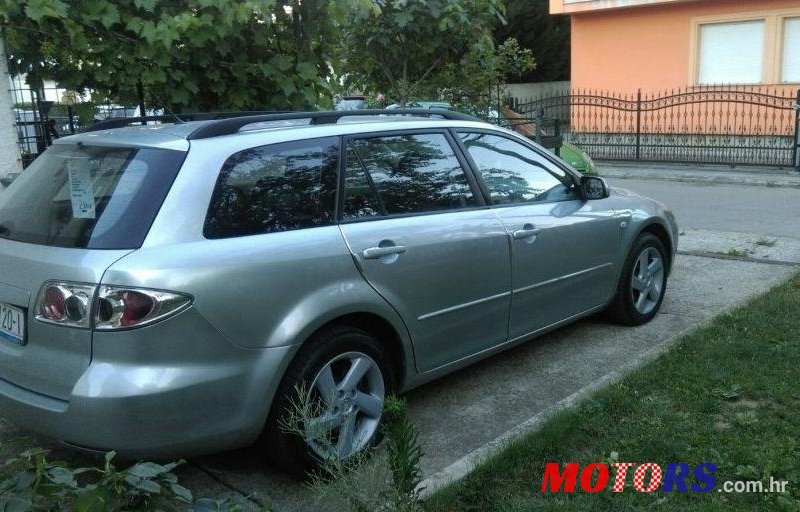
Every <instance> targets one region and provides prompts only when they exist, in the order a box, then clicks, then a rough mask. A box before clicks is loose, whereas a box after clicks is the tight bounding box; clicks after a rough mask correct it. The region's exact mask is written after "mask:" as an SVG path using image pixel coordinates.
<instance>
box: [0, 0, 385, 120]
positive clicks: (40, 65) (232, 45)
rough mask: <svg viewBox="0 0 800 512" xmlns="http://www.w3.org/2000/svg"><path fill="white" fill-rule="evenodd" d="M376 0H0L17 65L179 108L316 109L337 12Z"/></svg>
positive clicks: (79, 85)
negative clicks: (139, 91)
mask: <svg viewBox="0 0 800 512" xmlns="http://www.w3.org/2000/svg"><path fill="white" fill-rule="evenodd" d="M365 2H366V3H367V4H368V3H369V1H368V0H360V1H359V0H303V1H300V0H130V1H125V2H119V1H112V0H70V1H67V0H0V23H2V26H3V31H4V36H5V37H6V40H7V49H8V50H7V51H8V53H9V54H10V55H11V56H12V59H11V64H12V67H13V68H14V69H15V70H16V71H21V72H25V73H28V76H29V79H30V80H32V81H33V82H36V81H37V80H40V79H41V78H42V77H47V78H51V79H54V80H56V81H57V82H58V83H59V85H60V86H61V87H64V88H67V89H71V90H76V91H85V90H87V89H91V90H93V91H95V92H96V93H97V94H99V95H101V96H106V97H108V98H112V99H113V100H114V101H117V102H120V103H123V102H126V103H128V104H134V103H136V101H137V94H136V91H137V86H138V84H139V83H141V84H142V85H143V88H144V90H145V92H146V95H147V100H148V102H149V103H151V104H155V105H157V106H162V105H163V106H168V107H170V108H172V109H174V110H176V111H180V110H183V111H190V110H200V111H202V110H218V109H229V110H233V109H263V108H279V109H284V108H308V107H312V106H314V105H316V104H317V103H318V101H319V98H320V96H325V95H326V94H327V88H328V83H327V78H328V76H329V74H330V63H331V59H332V55H333V53H334V51H333V50H334V48H335V47H334V44H336V42H337V41H338V39H339V38H338V36H337V35H336V32H335V31H336V30H337V23H336V20H337V19H338V18H339V17H340V16H341V15H342V13H343V12H345V11H348V10H352V9H351V8H353V7H358V6H359V5H362V4H365Z"/></svg>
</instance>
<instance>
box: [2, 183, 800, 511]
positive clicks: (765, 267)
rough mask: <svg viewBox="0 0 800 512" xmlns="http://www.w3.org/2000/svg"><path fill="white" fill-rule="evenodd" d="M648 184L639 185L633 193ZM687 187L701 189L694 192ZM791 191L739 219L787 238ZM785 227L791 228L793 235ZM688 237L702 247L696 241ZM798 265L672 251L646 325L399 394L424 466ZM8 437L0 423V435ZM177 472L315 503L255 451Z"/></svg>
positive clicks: (515, 421) (203, 485)
mask: <svg viewBox="0 0 800 512" xmlns="http://www.w3.org/2000/svg"><path fill="white" fill-rule="evenodd" d="M616 184H618V185H619V186H625V187H626V188H631V189H633V190H637V188H639V189H642V192H645V193H650V195H653V196H655V197H656V198H659V199H662V200H665V202H668V203H671V204H672V206H673V208H674V209H675V211H676V215H677V216H678V218H679V220H680V221H681V223H682V226H684V227H685V228H686V229H687V230H688V231H687V233H689V232H695V231H692V230H693V229H695V230H705V231H707V232H713V233H714V234H715V235H716V236H717V238H718V241H717V244H718V245H720V244H721V245H720V247H723V248H724V247H725V243H727V242H726V241H727V240H728V239H729V238H731V239H732V238H733V237H734V235H737V234H730V236H729V235H728V233H727V232H726V231H724V230H719V229H718V228H720V227H722V228H727V227H729V226H728V225H723V224H714V225H712V224H710V223H711V220H709V219H708V218H707V215H706V213H705V211H704V210H703V208H699V207H695V206H697V205H696V204H695V203H696V201H681V200H680V196H688V195H689V194H693V193H697V194H699V196H698V197H699V199H698V200H697V201H700V202H702V201H703V199H702V198H703V197H706V198H707V197H708V194H709V191H708V190H707V188H706V186H705V185H698V184H690V183H680V182H675V183H669V184H667V185H664V183H663V182H658V183H656V182H651V181H647V182H645V183H644V184H643V185H640V184H639V183H637V182H636V181H635V180H624V179H618V180H617V182H616ZM665 186H666V187H667V188H664V187H665ZM736 186H737V187H739V188H740V189H742V190H738V189H737V190H738V192H737V193H724V194H719V197H718V198H717V196H714V197H715V199H714V200H715V201H717V204H716V207H717V209H719V210H722V211H727V212H729V215H730V216H731V217H732V218H736V217H737V216H738V215H740V210H737V208H739V209H741V208H743V207H744V206H742V204H743V203H742V201H741V200H740V198H741V197H742V196H748V195H749V194H755V193H762V192H765V191H766V192H770V191H776V190H777V191H780V190H782V189H778V188H773V187H758V188H756V187H747V186H743V185H736ZM647 187H650V189H649V190H643V189H645V188H647ZM669 187H674V188H669ZM696 187H702V188H703V189H705V190H703V191H698V190H696ZM751 189H752V190H751ZM753 190H757V192H754V191H753ZM793 192H794V194H795V195H794V196H792V197H790V198H788V199H786V200H785V201H784V200H780V201H782V203H781V210H783V211H782V212H780V213H779V214H776V213H775V212H773V211H772V209H773V208H774V207H775V201H774V200H770V198H769V197H766V198H764V199H763V201H762V202H759V203H758V204H756V205H755V210H753V211H748V212H747V213H748V215H750V216H752V217H753V218H754V219H757V218H759V216H760V218H761V219H763V224H761V225H759V224H757V223H756V224H752V225H750V224H748V229H749V230H750V231H756V232H758V231H759V230H762V231H763V232H764V233H765V234H776V235H777V234H786V233H785V232H779V231H767V228H768V227H770V226H773V225H778V224H779V222H777V221H778V220H779V219H780V218H785V217H786V216H787V215H793V216H794V219H795V220H796V219H798V218H800V189H794V191H793ZM670 194H676V195H675V196H674V197H672V200H670V197H665V196H669V195H670ZM693 205H694V206H693ZM787 209H788V210H789V211H788V212H787V211H786V210H787ZM739 218H740V219H741V217H739ZM704 222H706V223H707V224H703V223H704ZM720 222H722V221H720ZM726 222H727V221H726ZM748 222H749V220H748ZM737 225H741V224H737ZM790 234H795V236H800V233H798V232H797V231H793V232H791V233H790ZM737 236H740V237H741V236H742V235H741V234H738V235H737ZM698 239H699V240H700V245H699V246H700V248H701V249H702V248H703V247H704V246H703V244H702V240H703V239H704V237H698ZM720 240H721V242H720ZM781 240H783V239H781ZM786 240H787V241H789V240H790V238H788V237H786ZM694 243H698V242H697V241H695V242H694ZM787 243H788V242H787ZM776 247H777V245H776ZM787 247H788V246H787ZM797 247H800V245H798V246H797ZM708 252H724V251H721V250H716V249H714V250H711V251H708ZM789 252H790V254H789V255H788V259H789V260H790V261H800V249H797V250H796V251H795V249H792V250H791V251H789ZM795 252H796V254H795ZM711 256H713V254H712V255H711ZM776 259H781V260H785V259H787V258H776ZM759 260H763V261H759ZM797 270H798V269H797V267H795V266H792V265H789V264H785V263H784V264H774V263H770V262H769V259H768V258H750V259H749V261H743V260H734V259H725V258H723V257H708V255H706V256H696V255H687V254H683V255H680V256H679V257H678V259H677V261H676V265H675V267H674V270H673V274H672V276H671V279H670V282H669V286H668V289H667V295H666V298H665V301H664V305H663V308H662V312H661V314H659V315H658V316H657V317H656V318H655V319H654V320H653V321H652V322H651V323H649V324H647V325H645V326H641V327H638V328H626V327H620V326H616V325H612V324H609V323H606V322H604V321H603V320H601V319H598V318H591V319H588V320H584V321H581V322H579V323H577V324H574V325H572V326H568V327H565V328H562V329H560V330H558V331H555V332H553V333H550V334H548V335H545V336H543V337H541V338H539V339H537V340H534V341H532V342H529V343H526V344H524V345H521V346H518V347H516V348H514V349H511V350H509V351H507V352H505V353H503V354H500V355H497V356H495V357H492V358H490V359H488V360H485V361H483V362H481V363H479V364H476V365H474V366H472V367H470V368H467V369H465V370H462V371H460V372H458V373H456V374H453V375H451V376H448V377H445V378H443V379H441V380H439V381H437V382H434V383H431V384H428V385H426V386H424V387H422V388H419V389H416V390H414V391H412V392H410V393H409V394H408V395H407V399H408V401H409V404H410V410H411V415H412V417H413V419H414V420H415V421H416V423H417V425H418V426H419V427H420V429H421V431H422V436H421V443H422V447H423V450H424V452H425V458H424V460H423V468H424V471H425V474H426V475H427V476H429V477H431V478H432V480H431V482H433V483H434V484H435V483H436V482H440V481H443V480H446V479H447V478H450V477H453V476H458V475H459V474H461V473H463V472H464V470H465V469H468V468H469V467H470V466H471V464H472V463H474V462H476V461H477V460H479V459H480V458H481V457H482V456H483V455H484V454H485V453H486V447H487V446H491V445H492V443H500V442H503V441H504V440H506V439H508V437H509V436H510V435H515V434H516V433H519V432H521V431H523V430H528V429H530V428H531V427H532V426H535V424H536V422H537V421H538V419H541V418H543V417H545V416H546V415H547V414H548V412H549V411H552V410H553V409H554V407H560V406H562V405H564V404H565V403H570V402H571V401H572V400H573V399H574V398H575V397H576V396H580V395H581V394H584V393H586V392H587V391H591V390H593V389H595V388H597V387H599V386H602V385H604V384H605V383H607V382H608V380H609V378H613V377H614V376H618V375H620V374H623V373H625V372H626V371H628V370H629V369H630V368H631V367H632V366H633V365H635V364H637V363H639V362H641V361H644V360H647V359H649V358H652V357H654V356H655V355H657V354H659V353H661V352H662V351H663V350H664V349H665V348H666V347H667V346H668V345H669V344H670V342H671V341H673V340H674V339H675V338H676V337H677V336H679V335H680V334H681V333H683V332H686V331H687V330H690V329H692V328H695V327H697V326H699V325H702V324H703V323H705V322H707V321H708V320H709V319H710V318H712V317H713V316H715V315H717V314H719V313H721V312H723V311H725V310H728V309H730V308H732V307H734V306H735V305H737V304H740V303H742V302H744V301H746V300H747V299H749V298H751V297H753V296H755V295H758V294H760V293H762V292H764V291H766V290H768V289H769V288H771V287H772V286H774V285H776V284H778V283H780V282H781V281H783V280H785V279H787V278H788V277H789V276H790V275H791V274H792V273H793V272H795V271H797ZM17 434H18V432H16V431H15V429H13V428H11V427H9V426H7V425H6V426H3V425H2V424H1V423H0V441H2V440H3V439H9V438H10V437H13V436H15V435H17ZM51 446H52V445H50V444H49V443H48V447H51ZM58 455H59V456H61V457H63V456H65V455H68V456H70V457H71V458H75V457H76V456H75V455H74V454H71V453H70V452H65V451H63V450H62V449H58ZM181 473H182V474H181V479H182V480H183V482H184V483H186V484H187V485H188V486H189V487H191V488H192V489H193V490H194V491H195V492H196V493H197V494H198V495H203V496H216V497H232V498H234V499H236V500H237V501H240V502H242V503H243V504H245V505H246V506H247V508H249V509H253V510H258V509H260V508H261V507H263V506H266V507H269V508H271V509H275V510H319V507H318V506H317V505H315V504H314V503H313V501H312V500H311V498H310V496H309V492H308V491H307V490H306V489H305V488H304V487H303V486H302V485H301V484H298V483H296V482H293V481H291V480H288V479H287V478H285V477H283V476H281V475H280V474H277V473H276V472H275V471H273V470H271V469H269V468H266V467H264V466H263V464H262V462H261V460H260V458H259V457H258V454H256V453H253V451H251V450H241V451H237V452H230V453H225V454H221V455H216V456H211V457H204V458H200V459H197V460H193V461H191V462H190V464H188V465H187V466H185V467H184V468H183V470H182V471H181Z"/></svg>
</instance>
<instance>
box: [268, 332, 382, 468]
mask: <svg viewBox="0 0 800 512" xmlns="http://www.w3.org/2000/svg"><path fill="white" fill-rule="evenodd" d="M356 365H358V367H356ZM364 367H366V371H365V372H364V376H363V377H362V378H360V379H359V380H358V382H356V383H355V386H351V384H353V383H351V382H346V380H347V379H345V378H344V377H345V376H347V375H348V374H349V373H350V371H351V370H353V371H352V373H353V375H355V376H357V375H358V374H360V373H361V371H362V369H363V368H364ZM328 368H329V369H330V370H331V372H330V375H331V376H332V377H333V383H334V384H335V390H336V392H335V393H332V394H335V395H336V396H335V397H331V398H329V400H330V402H331V403H328V402H329V400H326V399H325V398H324V397H323V396H322V393H320V390H321V389H329V388H330V386H329V385H325V386H323V385H322V384H321V383H322V382H323V381H326V380H327V381H328V382H331V381H330V380H329V379H328V378H327V377H328V374H327V369H328ZM351 380H352V379H351ZM351 387H352V389H350V388H351ZM298 390H305V391H304V392H305V393H307V399H308V397H310V396H312V395H313V399H311V400H310V402H312V403H315V404H318V406H319V407H318V408H315V412H318V413H320V417H319V418H314V420H320V421H322V420H323V416H324V415H327V416H326V418H327V417H335V414H334V410H335V411H336V414H338V416H339V417H340V418H341V425H339V426H338V427H335V428H333V429H332V431H331V433H330V434H329V435H330V437H328V436H322V437H323V438H324V439H323V440H324V441H327V442H323V443H317V442H316V441H313V440H310V441H309V440H307V439H304V438H303V437H302V436H301V435H300V434H299V433H298V432H294V431H291V429H289V430H287V428H286V425H287V423H290V422H291V421H292V420H293V419H294V420H295V424H296V419H297V414H296V411H297V404H298V402H299V401H300V400H298V398H300V397H299V396H298ZM393 390H394V381H393V373H392V371H391V365H390V364H389V362H388V361H387V359H386V354H385V352H384V350H383V348H382V346H381V344H380V342H379V341H378V340H377V339H376V338H375V337H374V336H372V335H371V334H369V333H367V332H366V331H363V330H361V329H358V328H355V327H350V326H335V327H332V328H328V329H325V330H324V331H321V332H319V333H317V334H315V335H314V336H313V337H312V338H311V339H309V340H308V342H307V343H306V344H305V345H304V346H303V347H302V348H301V349H300V351H299V352H298V354H297V356H295V358H294V360H293V361H292V363H291V365H290V366H289V368H288V370H287V371H286V373H285V375H284V377H283V379H282V380H281V384H280V386H279V387H278V390H277V393H276V395H275V399H274V400H273V403H272V407H271V410H270V413H269V416H268V418H267V423H266V425H265V427H264V431H263V432H262V435H261V441H260V442H261V445H262V447H263V449H264V450H265V452H266V454H267V457H268V458H269V460H270V461H271V462H272V464H273V465H275V466H276V468H277V469H279V470H281V471H283V472H286V473H288V474H290V475H292V476H294V477H296V478H299V479H303V478H306V477H307V476H308V475H309V473H310V472H313V471H314V470H317V469H319V468H320V465H321V464H320V463H321V462H322V461H323V459H324V458H325V456H326V454H330V451H329V450H337V452H338V455H339V456H341V458H342V459H345V460H346V459H348V458H351V457H352V456H353V455H355V454H357V453H361V452H364V451H367V450H370V449H371V448H373V447H374V446H376V445H377V444H378V443H379V442H380V440H381V437H382V433H381V430H382V429H381V428H380V416H381V411H382V408H383V401H384V400H385V397H387V396H389V394H390V393H391V392H392V391H393ZM345 393H352V396H349V397H348V396H344V394H345ZM365 395H366V396H365ZM359 398H361V399H362V400H364V401H368V404H367V403H363V404H362V403H360V402H359ZM377 399H379V400H380V406H379V407H378V404H377ZM367 405H369V407H367ZM293 410H294V411H295V414H294V418H293V417H292V411H293ZM367 410H368V412H365V411H367ZM311 423H312V422H309V425H310V424H311ZM353 425H354V426H353ZM348 426H349V428H348ZM346 428H347V429H348V431H349V432H350V437H352V438H353V439H354V441H353V443H352V445H353V446H352V453H346V452H347V450H340V448H341V446H342V445H343V444H344V443H343V442H342V440H344V439H346V438H347V436H346V435H345V434H344V433H343V432H345V430H344V429H346ZM308 430H311V428H310V427H309V428H308ZM354 432H355V434H354Z"/></svg>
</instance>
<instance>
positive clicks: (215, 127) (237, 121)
mask: <svg viewBox="0 0 800 512" xmlns="http://www.w3.org/2000/svg"><path fill="white" fill-rule="evenodd" d="M357 116H418V117H431V116H438V117H441V118H442V119H449V120H458V121H481V120H480V119H478V118H477V117H473V116H470V115H467V114H462V113H460V112H454V111H452V110H447V109H443V108H442V109H439V108H430V109H423V108H397V109H391V110H384V109H361V110H325V111H315V112H284V113H272V114H257V115H251V114H244V115H242V116H236V117H230V118H225V119H219V120H215V121H213V122H211V123H207V124H204V125H202V126H200V127H198V128H197V129H196V130H194V131H193V132H192V133H190V134H189V135H188V136H187V137H186V138H187V139H188V140H198V139H208V138H211V137H219V136H221V135H231V134H234V133H238V132H239V130H241V129H242V128H243V127H244V126H247V125H249V124H254V123H265V122H270V121H292V120H297V119H308V120H309V123H310V124H336V123H337V122H339V120H340V119H341V118H343V117H357Z"/></svg>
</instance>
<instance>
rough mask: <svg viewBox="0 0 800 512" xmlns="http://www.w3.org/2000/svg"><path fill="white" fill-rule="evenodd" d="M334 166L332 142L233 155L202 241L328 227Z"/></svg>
mask: <svg viewBox="0 0 800 512" xmlns="http://www.w3.org/2000/svg"><path fill="white" fill-rule="evenodd" d="M338 161H339V149H338V139H336V138H325V139H312V140H306V141H298V142H288V143H282V144H272V145H269V146H262V147H258V148H253V149H248V150H246V151H242V152H240V153H236V154H235V155H233V156H231V157H230V158H229V159H228V160H227V161H226V162H225V164H224V165H223V166H222V170H221V171H220V175H219V178H218V180H217V184H216V187H215V188H214V193H213V195H212V197H211V204H210V206H209V211H208V215H207V217H206V223H205V228H204V230H203V232H204V234H205V236H206V238H230V237H237V236H247V235H256V234H262V233H274V232H278V231H288V230H293V229H302V228H308V227H314V226H322V225H327V224H331V223H332V222H333V220H334V197H335V191H336V185H335V183H336V168H337V165H338Z"/></svg>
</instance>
